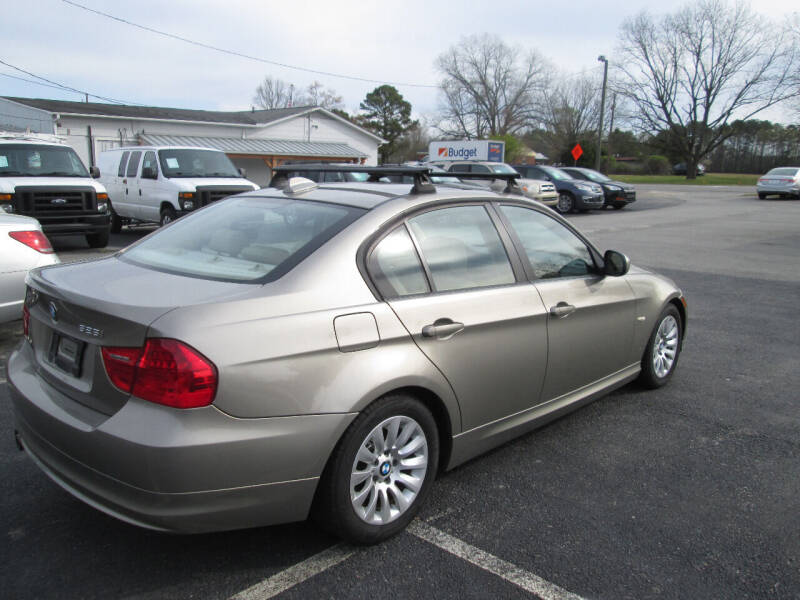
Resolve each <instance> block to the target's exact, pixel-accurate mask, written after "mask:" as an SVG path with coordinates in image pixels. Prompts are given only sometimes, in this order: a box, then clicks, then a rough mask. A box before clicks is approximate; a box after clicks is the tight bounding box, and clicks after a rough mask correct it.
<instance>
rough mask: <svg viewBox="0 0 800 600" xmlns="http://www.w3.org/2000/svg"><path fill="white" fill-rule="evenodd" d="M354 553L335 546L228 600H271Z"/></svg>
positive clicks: (341, 545)
mask: <svg viewBox="0 0 800 600" xmlns="http://www.w3.org/2000/svg"><path fill="white" fill-rule="evenodd" d="M356 551H357V549H356V548H353V547H352V546H346V545H344V544H337V545H336V546H332V547H330V548H328V549H327V550H323V551H322V552H320V553H319V554H315V555H314V556H312V557H311V558H308V559H306V560H304V561H303V562H300V563H297V564H296V565H294V566H291V567H289V568H288V569H286V570H284V571H281V572H280V573H276V574H275V575H273V576H272V577H270V578H269V579H265V580H264V581H262V582H260V583H257V584H255V585H254V586H252V587H249V588H247V589H246V590H244V591H241V592H239V593H238V594H236V595H235V596H231V598H230V600H265V599H266V598H272V597H273V596H277V595H278V594H280V593H281V592H285V591H286V590H288V589H289V588H292V587H294V586H296V585H297V584H299V583H303V582H304V581H305V580H306V579H310V578H312V577H314V575H318V574H319V573H322V572H323V571H327V570H328V569H330V568H331V567H334V566H336V565H338V564H339V563H340V562H342V561H345V560H347V559H348V558H350V557H351V556H352V555H353V554H354V553H355V552H356Z"/></svg>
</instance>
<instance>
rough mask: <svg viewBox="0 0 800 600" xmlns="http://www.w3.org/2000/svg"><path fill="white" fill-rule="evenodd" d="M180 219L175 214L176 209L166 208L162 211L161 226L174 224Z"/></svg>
mask: <svg viewBox="0 0 800 600" xmlns="http://www.w3.org/2000/svg"><path fill="white" fill-rule="evenodd" d="M177 218H178V215H176V214H175V209H174V208H172V207H171V206H165V207H164V208H162V209H161V221H160V223H161V226H162V227H163V226H164V225H167V224H169V223H172V222H173V221H174V220H175V219H177Z"/></svg>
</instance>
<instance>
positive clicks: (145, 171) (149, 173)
mask: <svg viewBox="0 0 800 600" xmlns="http://www.w3.org/2000/svg"><path fill="white" fill-rule="evenodd" d="M142 178H143V179H158V173H157V172H156V170H155V169H154V168H153V167H142Z"/></svg>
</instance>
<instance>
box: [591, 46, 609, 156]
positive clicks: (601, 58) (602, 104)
mask: <svg viewBox="0 0 800 600" xmlns="http://www.w3.org/2000/svg"><path fill="white" fill-rule="evenodd" d="M597 60H598V61H600V62H601V63H603V92H602V95H601V96H600V125H599V126H598V127H597V156H596V158H595V160H594V170H595V171H599V170H600V150H601V148H602V145H603V113H605V111H606V82H607V81H608V59H607V58H606V57H605V56H603V55H602V54H601V55H600V56H598V57H597Z"/></svg>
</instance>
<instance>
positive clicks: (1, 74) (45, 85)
mask: <svg viewBox="0 0 800 600" xmlns="http://www.w3.org/2000/svg"><path fill="white" fill-rule="evenodd" d="M0 77H8V78H9V79H16V80H18V81H24V82H26V83H33V84H34V85H41V86H42V87H48V88H53V89H54V90H61V89H64V88H62V87H61V86H59V85H50V84H49V83H42V82H41V81H34V80H33V79H25V78H24V77H17V76H16V75H9V74H8V73H0Z"/></svg>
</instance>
